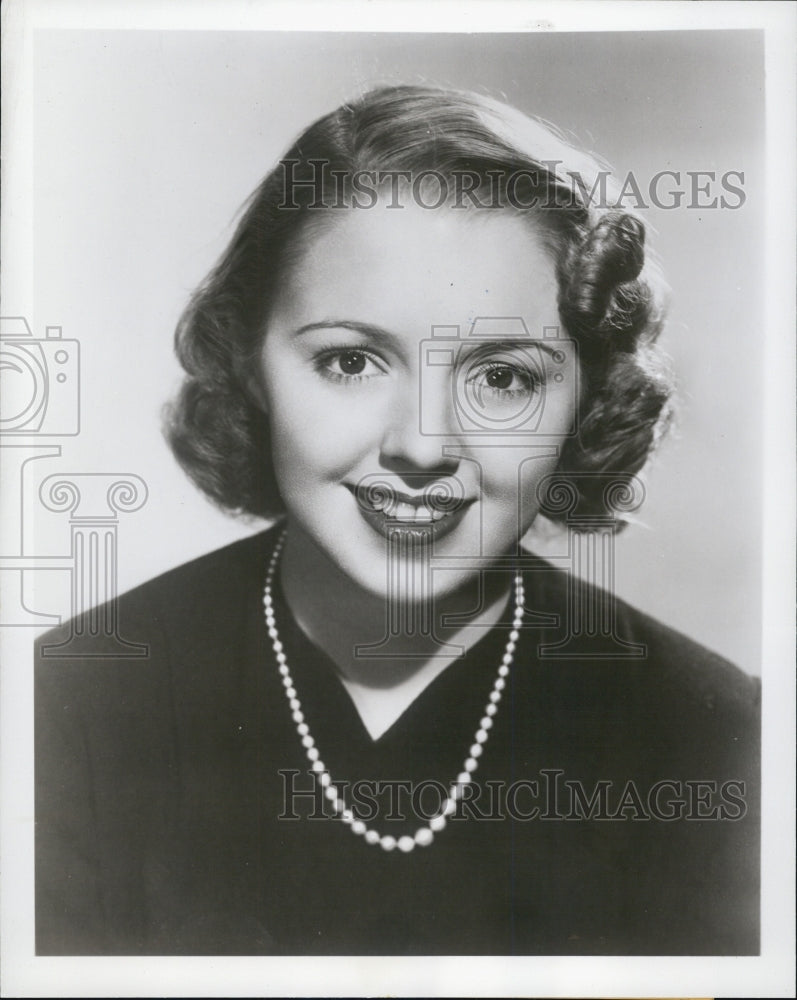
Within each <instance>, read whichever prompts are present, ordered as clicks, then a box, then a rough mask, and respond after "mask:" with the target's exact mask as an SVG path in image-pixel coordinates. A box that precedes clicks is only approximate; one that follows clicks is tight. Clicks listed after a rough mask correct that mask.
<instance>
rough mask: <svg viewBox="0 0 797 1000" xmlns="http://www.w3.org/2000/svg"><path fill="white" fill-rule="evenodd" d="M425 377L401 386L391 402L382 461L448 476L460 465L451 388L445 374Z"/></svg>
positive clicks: (383, 440)
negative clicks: (448, 473) (447, 473)
mask: <svg viewBox="0 0 797 1000" xmlns="http://www.w3.org/2000/svg"><path fill="white" fill-rule="evenodd" d="M422 374H423V376H424V377H423V378H421V379H418V380H415V379H412V380H408V381H407V384H404V385H402V386H401V387H400V388H399V391H397V392H396V393H395V395H394V397H393V399H392V400H391V402H390V406H389V410H388V413H387V416H386V421H385V428H384V433H383V435H382V443H381V451H382V458H383V460H384V461H385V462H386V463H388V464H390V465H394V466H396V465H397V466H400V467H401V468H408V469H417V470H419V471H430V472H437V473H445V472H449V471H450V470H451V469H452V467H453V468H456V466H457V464H458V459H457V457H456V448H455V447H454V448H452V446H453V445H455V443H456V441H457V439H458V435H459V425H458V422H457V419H456V413H455V408H454V400H453V396H452V387H451V384H450V380H449V377H448V373H446V372H432V373H431V375H430V374H429V373H428V372H424V373H422ZM452 451H453V454H447V453H448V452H452Z"/></svg>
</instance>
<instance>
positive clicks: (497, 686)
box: [493, 677, 506, 691]
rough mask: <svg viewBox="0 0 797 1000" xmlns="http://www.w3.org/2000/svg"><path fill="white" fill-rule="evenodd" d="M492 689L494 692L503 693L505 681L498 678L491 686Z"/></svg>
mask: <svg viewBox="0 0 797 1000" xmlns="http://www.w3.org/2000/svg"><path fill="white" fill-rule="evenodd" d="M493 687H494V688H495V690H496V691H503V690H504V688H505V687H506V681H505V680H504V678H503V677H499V678H498V680H497V681H496V682H495V684H494V685H493Z"/></svg>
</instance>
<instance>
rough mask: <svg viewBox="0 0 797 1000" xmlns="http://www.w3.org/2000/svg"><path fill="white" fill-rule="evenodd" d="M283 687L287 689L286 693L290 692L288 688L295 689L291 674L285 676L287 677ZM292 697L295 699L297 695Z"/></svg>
mask: <svg viewBox="0 0 797 1000" xmlns="http://www.w3.org/2000/svg"><path fill="white" fill-rule="evenodd" d="M282 686H283V687H284V688H285V690H286V691H287V690H288V688H290V687H293V681H292V680H291V675H290V674H285V676H284V677H283V678H282ZM289 697H291V696H289ZM292 697H294V698H295V697H296V695H293V696H292Z"/></svg>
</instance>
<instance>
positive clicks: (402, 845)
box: [398, 837, 415, 854]
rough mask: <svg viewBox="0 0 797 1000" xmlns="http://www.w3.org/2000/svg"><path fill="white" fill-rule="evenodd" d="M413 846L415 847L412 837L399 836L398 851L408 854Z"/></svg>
mask: <svg viewBox="0 0 797 1000" xmlns="http://www.w3.org/2000/svg"><path fill="white" fill-rule="evenodd" d="M414 847H415V838H414V837H399V842H398V849H399V850H400V851H404V853H405V854H408V853H409V852H410V851H411V850H413V849H414Z"/></svg>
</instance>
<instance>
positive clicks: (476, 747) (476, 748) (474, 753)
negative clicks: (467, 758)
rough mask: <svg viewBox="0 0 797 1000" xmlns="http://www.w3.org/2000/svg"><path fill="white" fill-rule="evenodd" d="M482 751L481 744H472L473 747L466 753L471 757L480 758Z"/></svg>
mask: <svg viewBox="0 0 797 1000" xmlns="http://www.w3.org/2000/svg"><path fill="white" fill-rule="evenodd" d="M482 750H484V747H483V746H482V745H481V743H474V744H473V746H472V747H471V748H470V750H469V751H468V753H469V754H470V755H471V757H480V756H481V753H482Z"/></svg>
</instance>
